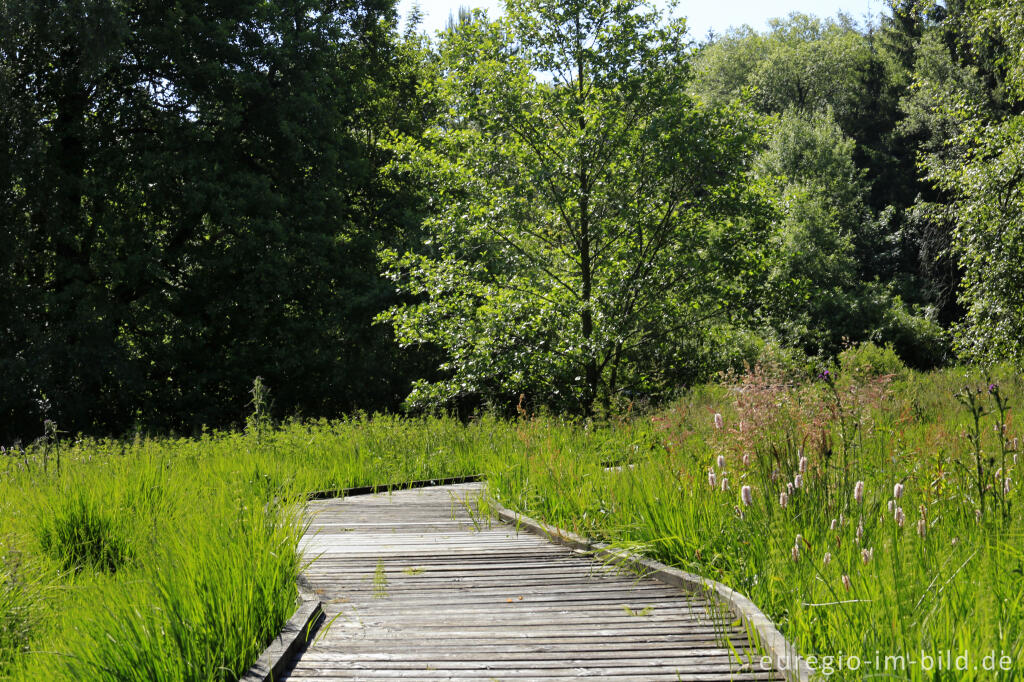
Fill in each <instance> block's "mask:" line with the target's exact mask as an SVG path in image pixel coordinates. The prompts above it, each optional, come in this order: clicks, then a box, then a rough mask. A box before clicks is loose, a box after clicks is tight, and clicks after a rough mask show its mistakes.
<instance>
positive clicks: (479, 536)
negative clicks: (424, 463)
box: [286, 484, 782, 682]
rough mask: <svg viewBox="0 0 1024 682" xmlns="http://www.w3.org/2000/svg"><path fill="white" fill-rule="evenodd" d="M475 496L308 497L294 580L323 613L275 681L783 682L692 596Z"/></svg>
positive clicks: (471, 492)
mask: <svg viewBox="0 0 1024 682" xmlns="http://www.w3.org/2000/svg"><path fill="white" fill-rule="evenodd" d="M479 491H480V487H479V484H466V485H458V486H451V487H445V488H423V489H419V490H414V491H403V492H395V493H391V494H381V495H369V496H364V497H351V498H346V499H344V500H328V501H322V502H316V503H312V504H311V505H310V509H309V512H310V519H311V520H310V526H309V530H308V532H307V535H306V537H304V539H303V542H302V547H303V549H304V551H305V553H306V556H307V558H311V559H314V560H313V562H312V564H311V566H310V567H309V568H308V569H307V570H306V571H305V576H306V579H307V581H308V582H309V583H310V584H311V585H312V587H313V588H314V589H315V590H316V592H317V594H318V595H319V596H320V598H321V601H322V602H323V603H324V609H325V611H326V612H327V616H328V619H334V620H333V622H332V625H331V626H330V628H329V630H328V631H327V632H325V633H323V635H322V637H321V638H320V640H319V641H318V642H317V643H316V644H315V645H314V646H313V647H311V648H310V649H309V650H308V651H306V652H305V653H304V654H303V655H302V656H301V657H300V658H299V659H298V660H297V661H296V662H295V666H294V669H293V670H292V671H291V672H290V673H289V676H288V677H287V678H286V679H288V680H292V682H299V681H301V680H307V681H312V680H318V681H323V680H330V679H337V680H342V679H344V680H352V679H366V680H376V679H392V680H411V679H423V680H430V679H450V680H460V681H465V680H473V679H479V680H515V681H516V682H523V681H525V680H538V681H539V680H547V681H555V680H568V679H574V680H577V679H580V678H581V677H582V678H615V679H621V680H636V681H638V682H639V681H641V680H652V681H653V680H670V679H671V680H676V679H683V680H692V681H693V682H720V681H724V680H768V679H782V678H781V676H780V675H778V674H777V673H774V672H772V671H763V670H760V669H755V666H754V664H753V663H752V662H751V661H757V660H758V659H757V657H756V656H754V657H751V654H750V651H749V647H750V641H749V640H748V638H747V635H746V632H745V631H743V630H739V629H737V628H735V627H731V624H729V623H726V622H723V621H722V620H721V618H719V617H718V616H716V614H717V613H718V612H719V611H718V609H716V608H713V607H712V605H711V604H710V603H709V602H708V601H707V600H706V599H705V598H704V597H703V596H701V595H692V594H687V593H683V592H681V591H680V590H678V589H676V588H673V587H668V586H666V585H665V584H663V583H660V582H656V581H653V580H650V579H646V578H641V577H638V576H637V575H635V574H633V573H631V572H629V571H624V570H622V569H621V568H619V567H616V566H610V565H607V564H602V563H601V562H598V561H594V560H593V559H592V558H590V557H588V556H586V555H584V553H581V552H577V551H572V550H569V549H567V548H565V547H561V546H557V545H554V544H552V543H550V542H548V541H547V540H546V539H544V538H542V537H538V536H535V535H526V534H519V533H517V532H516V530H515V529H514V528H510V527H509V526H505V525H501V524H497V523H491V522H490V520H489V519H487V518H483V517H481V516H480V515H479V514H476V513H475V512H474V513H471V510H472V507H473V499H475V498H476V497H477V496H478V494H479ZM474 517H475V518H474ZM314 557H315V558H314ZM737 654H739V656H740V659H749V660H738V659H737Z"/></svg>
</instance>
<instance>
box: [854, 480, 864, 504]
mask: <svg viewBox="0 0 1024 682" xmlns="http://www.w3.org/2000/svg"><path fill="white" fill-rule="evenodd" d="M853 499H854V500H855V501H856V502H857V504H860V503H862V502H863V501H864V481H857V482H856V483H855V484H854V485H853Z"/></svg>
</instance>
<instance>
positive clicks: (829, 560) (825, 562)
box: [821, 552, 832, 566]
mask: <svg viewBox="0 0 1024 682" xmlns="http://www.w3.org/2000/svg"><path fill="white" fill-rule="evenodd" d="M830 563H832V552H825V556H824V557H822V559H821V564H822V566H828V565H829V564H830Z"/></svg>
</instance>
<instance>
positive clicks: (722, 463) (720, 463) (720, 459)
mask: <svg viewBox="0 0 1024 682" xmlns="http://www.w3.org/2000/svg"><path fill="white" fill-rule="evenodd" d="M718 468H719V469H724V468H725V455H719V456H718Z"/></svg>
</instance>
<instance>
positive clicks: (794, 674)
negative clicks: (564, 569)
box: [483, 494, 819, 682]
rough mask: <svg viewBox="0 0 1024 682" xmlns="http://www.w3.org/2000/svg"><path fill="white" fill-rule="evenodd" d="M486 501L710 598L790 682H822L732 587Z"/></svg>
mask: <svg viewBox="0 0 1024 682" xmlns="http://www.w3.org/2000/svg"><path fill="white" fill-rule="evenodd" d="M483 502H484V504H485V505H486V506H488V507H490V510H491V513H492V514H494V515H495V516H497V518H498V519H499V520H500V521H502V522H504V523H507V524H509V525H512V526H515V527H516V528H517V529H523V530H526V531H528V532H530V533H534V534H535V535H540V536H543V537H545V538H547V539H549V540H551V541H552V542H554V543H556V544H559V545H563V546H565V547H569V548H571V549H574V550H578V551H581V552H589V553H591V554H593V555H594V556H595V557H597V558H601V559H606V560H609V561H610V562H612V563H616V564H620V565H624V566H627V567H629V568H632V569H634V570H639V571H641V572H642V573H643V575H644V576H646V577H651V578H654V579H655V580H660V581H661V582H664V583H666V584H668V585H672V586H674V587H678V588H681V589H684V590H687V591H689V592H693V593H695V594H707V595H709V596H711V597H712V598H713V599H715V600H716V601H717V602H718V603H720V604H721V605H722V606H724V607H725V608H727V609H729V611H730V612H731V613H732V614H733V615H734V616H735V617H736V618H739V619H741V620H742V621H743V623H744V625H745V626H746V627H747V629H748V630H752V631H753V632H754V633H756V634H757V637H758V639H759V640H760V645H761V647H762V648H763V649H764V651H765V652H766V654H767V655H769V656H771V658H772V661H773V663H774V664H775V667H776V669H777V670H779V671H781V672H782V674H783V675H785V676H786V679H787V680H789V682H811V681H812V680H816V679H819V678H818V677H817V676H816V675H815V673H814V670H813V669H812V668H811V666H809V665H808V664H807V661H805V660H804V659H803V657H801V656H800V654H799V653H798V652H797V650H796V647H794V646H793V645H792V644H791V643H790V642H789V641H787V640H786V638H785V637H784V636H783V635H782V633H781V632H779V630H778V628H776V627H775V624H774V623H772V621H771V619H769V618H768V616H766V615H764V613H763V612H762V611H761V609H759V608H757V605H755V604H754V602H752V601H750V599H748V598H747V597H745V596H743V595H742V594H740V593H739V592H737V591H736V590H734V589H732V588H731V587H727V586H726V585H723V584H722V583H720V582H717V581H715V580H711V579H709V578H704V577H702V576H699V575H694V574H693V573H687V572H685V571H680V570H679V569H677V568H672V567H671V566H666V565H665V564H663V563H661V562H658V561H654V560H652V559H647V558H645V557H642V556H639V555H636V554H632V553H630V552H625V551H623V550H616V549H612V548H611V547H610V546H609V545H607V544H606V543H599V542H592V541H591V540H589V539H587V538H584V537H580V536H579V535H576V534H575V533H570V532H569V531H566V530H562V529H561V528H557V527H555V526H549V525H548V524H546V523H542V522H540V521H537V520H535V519H532V518H530V517H529V516H525V515H523V514H520V513H518V512H514V511H512V510H510V509H506V508H505V507H504V506H503V505H502V504H501V503H500V502H498V501H497V500H495V499H494V498H492V497H490V496H489V495H486V494H485V495H484V498H483Z"/></svg>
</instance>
